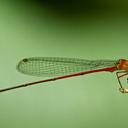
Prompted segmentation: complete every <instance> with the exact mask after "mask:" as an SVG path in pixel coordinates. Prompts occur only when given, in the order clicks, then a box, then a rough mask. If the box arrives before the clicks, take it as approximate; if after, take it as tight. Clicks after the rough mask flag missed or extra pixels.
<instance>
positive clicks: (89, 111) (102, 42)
mask: <svg viewBox="0 0 128 128" xmlns="http://www.w3.org/2000/svg"><path fill="white" fill-rule="evenodd" d="M127 6H128V2H127V1H125V0H122V1H115V0H107V1H101V0H97V1H94V0H93V1H92V0H91V1H82V0H80V1H77V0H75V1H71V0H69V1H67V0H65V1H64V0H63V1H58V0H55V1H54V2H53V1H50V0H42V1H41V0H37V1H36V0H35V1H34V0H33V1H28V0H27V1H25V0H24V1H14V0H13V1H9V0H5V1H3V0H1V1H0V80H1V82H0V88H5V87H11V86H14V85H17V84H21V83H25V82H32V81H35V80H41V79H45V78H40V77H33V76H27V75H23V74H20V73H19V72H17V71H16V68H15V67H16V64H17V63H18V62H19V60H21V59H22V58H26V57H33V56H44V57H47V56H48V57H51V56H53V57H70V58H71V57H73V58H83V59H84V58H85V59H91V60H93V59H114V60H116V59H120V58H126V59H127V57H128V56H127V54H128V8H127ZM118 88H119V87H118V82H117V79H116V77H115V74H114V73H106V72H102V73H96V74H90V75H85V76H81V77H75V78H72V79H65V80H60V81H56V82H49V83H44V84H40V85H37V86H33V87H28V88H22V89H18V90H14V91H9V92H5V93H1V94H0V128H103V127H104V128H108V127H109V128H113V127H116V128H121V127H123V128H127V119H128V112H127V110H128V103H127V101H128V94H121V93H120V92H119V91H118Z"/></svg>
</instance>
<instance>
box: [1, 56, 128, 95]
mask: <svg viewBox="0 0 128 128" xmlns="http://www.w3.org/2000/svg"><path fill="white" fill-rule="evenodd" d="M16 68H17V70H18V71H19V72H21V73H23V74H27V75H32V76H47V77H52V78H49V79H45V80H40V81H36V82H31V83H26V84H21V85H17V86H13V87H9V88H5V89H1V90H0V92H5V91H9V90H13V89H17V88H21V87H27V86H32V85H36V84H39V83H44V82H50V81H55V80H59V79H65V78H70V77H75V76H80V75H85V74H89V73H96V72H105V71H106V72H114V71H116V77H117V80H118V82H119V85H120V88H119V90H120V92H122V93H128V89H127V88H125V87H123V86H122V83H121V80H120V78H121V77H124V76H126V75H128V60H125V59H119V60H85V59H77V58H60V57H31V58H25V59H22V60H21V61H20V62H19V63H18V65H17V67H16Z"/></svg>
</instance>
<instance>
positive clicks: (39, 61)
mask: <svg viewBox="0 0 128 128" xmlns="http://www.w3.org/2000/svg"><path fill="white" fill-rule="evenodd" d="M117 62H118V61H115V60H84V59H75V58H59V57H32V58H26V59H23V60H21V61H20V62H19V63H18V65H17V70H18V71H19V72H21V73H24V74H28V75H33V76H60V75H68V74H74V73H78V72H83V71H90V70H95V69H99V68H105V67H113V66H116V65H117Z"/></svg>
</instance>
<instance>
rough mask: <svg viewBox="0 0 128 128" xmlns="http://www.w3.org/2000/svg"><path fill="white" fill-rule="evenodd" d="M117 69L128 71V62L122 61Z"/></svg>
mask: <svg viewBox="0 0 128 128" xmlns="http://www.w3.org/2000/svg"><path fill="white" fill-rule="evenodd" d="M117 68H118V69H120V70H125V71H128V60H125V59H120V61H119V64H118V65H117Z"/></svg>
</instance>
